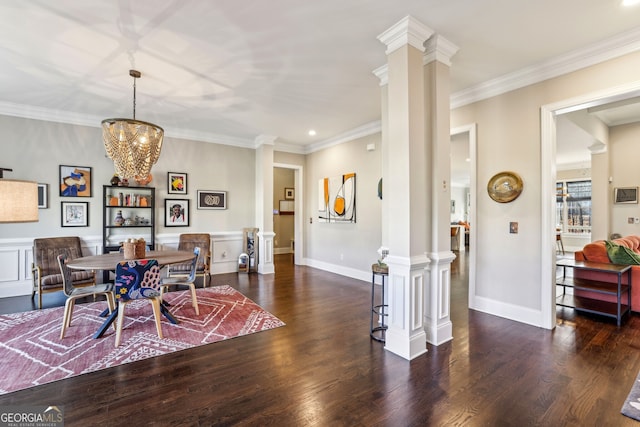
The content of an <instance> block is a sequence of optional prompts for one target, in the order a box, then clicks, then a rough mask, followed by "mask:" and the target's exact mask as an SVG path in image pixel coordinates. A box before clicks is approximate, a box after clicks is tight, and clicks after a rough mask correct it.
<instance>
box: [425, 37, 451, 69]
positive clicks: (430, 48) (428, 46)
mask: <svg viewBox="0 0 640 427" xmlns="http://www.w3.org/2000/svg"><path fill="white" fill-rule="evenodd" d="M458 50H460V48H459V47H458V46H456V45H455V44H454V43H452V42H451V41H450V40H447V39H446V38H444V37H442V36H441V35H440V34H434V35H433V36H432V37H431V38H430V39H429V40H427V42H426V43H425V53H424V57H423V64H424V65H426V64H428V63H430V62H433V61H439V62H442V63H443V64H446V65H448V66H449V67H451V57H452V56H453V55H455V54H456V53H458Z"/></svg>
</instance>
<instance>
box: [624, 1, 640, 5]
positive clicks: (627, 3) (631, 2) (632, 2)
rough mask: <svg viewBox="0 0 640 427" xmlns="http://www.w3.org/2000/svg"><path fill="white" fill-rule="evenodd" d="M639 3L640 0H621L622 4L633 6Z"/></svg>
mask: <svg viewBox="0 0 640 427" xmlns="http://www.w3.org/2000/svg"><path fill="white" fill-rule="evenodd" d="M639 3H640V0H622V5H623V6H635V5H637V4H639Z"/></svg>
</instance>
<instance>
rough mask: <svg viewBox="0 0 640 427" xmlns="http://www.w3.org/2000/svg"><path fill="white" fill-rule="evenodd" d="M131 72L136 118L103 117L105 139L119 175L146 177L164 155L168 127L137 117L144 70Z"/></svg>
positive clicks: (103, 135)
mask: <svg viewBox="0 0 640 427" xmlns="http://www.w3.org/2000/svg"><path fill="white" fill-rule="evenodd" d="M129 75H130V76H131V77H133V119H105V120H103V121H102V140H103V142H104V148H105V150H106V151H107V155H108V156H109V158H110V159H112V160H113V165H114V167H115V172H116V174H118V176H119V177H121V178H126V179H144V178H146V177H148V176H149V174H150V173H151V167H152V166H153V165H154V164H155V163H156V162H157V161H158V158H159V157H160V150H161V149H162V139H163V137H164V130H163V129H162V128H161V127H160V126H156V125H154V124H153V123H149V122H143V121H141V120H136V79H137V78H139V77H140V76H141V75H142V74H141V73H140V71H137V70H129Z"/></svg>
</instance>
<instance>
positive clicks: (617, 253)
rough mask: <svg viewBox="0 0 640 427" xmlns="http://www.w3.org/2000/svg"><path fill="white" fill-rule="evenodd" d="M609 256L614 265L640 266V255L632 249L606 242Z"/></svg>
mask: <svg viewBox="0 0 640 427" xmlns="http://www.w3.org/2000/svg"><path fill="white" fill-rule="evenodd" d="M604 244H605V246H606V247H607V256H608V257H609V260H610V261H611V262H612V263H613V264H624V265H640V255H638V254H637V253H635V252H634V251H633V250H632V249H630V248H628V247H626V246H622V245H618V244H616V243H613V242H610V241H608V240H606V241H605V242H604Z"/></svg>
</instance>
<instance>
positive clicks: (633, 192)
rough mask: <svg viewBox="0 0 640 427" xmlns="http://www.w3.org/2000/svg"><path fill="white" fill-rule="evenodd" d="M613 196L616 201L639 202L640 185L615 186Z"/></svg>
mask: <svg viewBox="0 0 640 427" xmlns="http://www.w3.org/2000/svg"><path fill="white" fill-rule="evenodd" d="M613 198H614V200H615V202H616V203H638V187H626V188H620V187H618V188H614V189H613Z"/></svg>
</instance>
